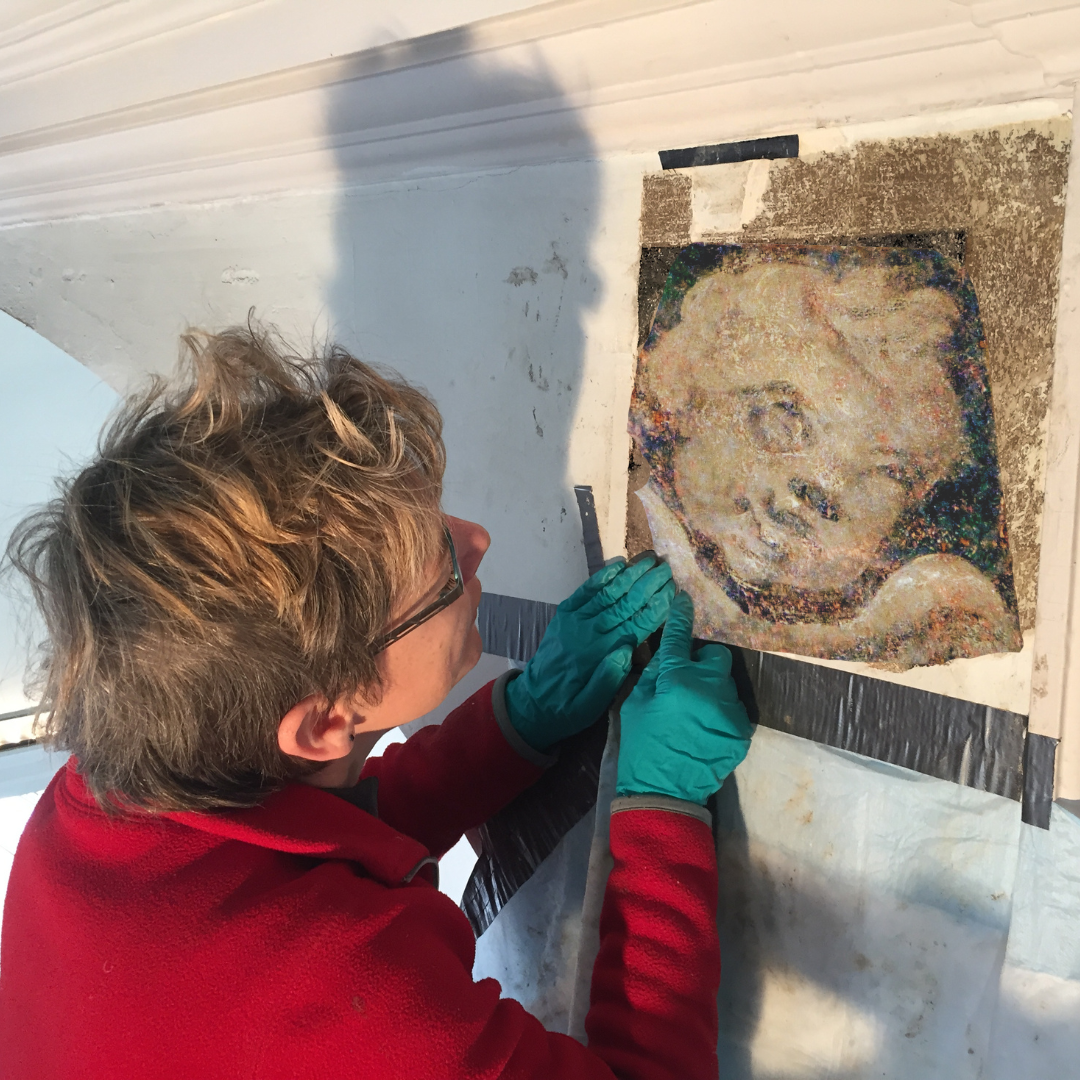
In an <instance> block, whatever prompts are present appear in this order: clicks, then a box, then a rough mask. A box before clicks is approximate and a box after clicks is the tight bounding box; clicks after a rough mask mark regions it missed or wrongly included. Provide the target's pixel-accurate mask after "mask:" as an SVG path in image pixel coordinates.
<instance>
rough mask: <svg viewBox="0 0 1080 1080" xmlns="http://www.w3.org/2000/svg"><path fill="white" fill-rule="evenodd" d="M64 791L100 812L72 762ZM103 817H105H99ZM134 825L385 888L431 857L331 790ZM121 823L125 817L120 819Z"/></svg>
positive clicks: (150, 817) (296, 789) (300, 789)
mask: <svg viewBox="0 0 1080 1080" xmlns="http://www.w3.org/2000/svg"><path fill="white" fill-rule="evenodd" d="M64 773H65V775H64V788H65V790H66V792H67V793H68V794H69V795H70V796H72V797H73V798H75V799H76V800H77V801H78V802H80V803H83V804H89V805H90V806H92V807H93V808H94V809H95V810H97V812H98V813H102V811H101V810H100V809H98V808H97V805H96V803H95V801H94V798H93V796H91V795H90V793H89V791H88V790H87V788H86V784H85V782H84V781H83V778H82V776H81V775H80V774H79V772H78V767H77V763H76V762H75V759H74V758H71V759H70V760H69V761H68V764H67V768H66V769H65V771H64ZM103 816H104V815H103ZM123 818H126V819H128V820H130V821H133V822H147V821H149V822H153V821H155V820H166V821H171V822H175V823H176V824H178V825H183V826H185V827H187V828H190V829H196V830H198V831H199V832H203V833H207V834H209V835H211V836H216V837H219V838H221V839H222V840H235V841H238V842H240V843H245V844H254V845H255V846H256V847H261V848H268V849H270V850H272V851H282V852H287V853H288V854H291V855H307V856H311V857H313V858H316V859H344V860H346V861H348V862H355V863H359V864H360V865H361V866H362V867H363V868H364V870H365V872H366V873H367V874H369V875H370V876H371V877H374V878H375V879H376V880H378V881H381V882H382V883H383V884H385V885H401V884H404V883H406V882H408V881H410V880H411V879H412V877H413V875H415V873H416V871H417V868H418V867H419V866H420V865H422V864H425V863H426V862H427V861H428V860H429V859H430V858H431V855H430V852H429V851H428V849H427V848H426V847H424V845H423V844H421V843H419V842H418V841H416V840H413V839H412V838H411V837H409V836H406V835H405V834H404V833H400V832H398V831H397V829H394V828H392V827H391V826H389V825H387V824H386V823H385V822H382V821H380V820H379V819H378V818H377V817H373V816H372V815H371V814H369V813H366V812H365V811H363V810H361V809H359V808H358V807H356V806H354V805H352V804H351V803H350V802H348V801H347V800H345V799H341V798H339V797H338V796H337V795H335V794H333V793H332V792H330V791H321V790H320V789H319V788H317V787H312V786H310V785H308V784H289V785H288V786H286V787H284V788H282V789H281V790H280V791H275V792H274V793H273V794H272V795H269V796H267V798H266V799H264V800H263V802H262V803H261V804H260V805H259V806H254V807H251V808H249V809H244V810H211V811H205V812H203V811H199V812H196V811H188V810H185V811H176V812H168V813H163V814H149V813H142V812H139V811H131V812H126V813H125V814H124V815H123ZM121 820H123V819H121Z"/></svg>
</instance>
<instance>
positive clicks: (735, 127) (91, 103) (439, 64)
mask: <svg viewBox="0 0 1080 1080" xmlns="http://www.w3.org/2000/svg"><path fill="white" fill-rule="evenodd" d="M292 2H293V0H266V3H265V4H250V5H239V7H242V9H243V10H241V11H237V12H234V13H233V17H234V21H235V20H238V19H240V16H242V15H245V13H246V14H252V13H256V14H257V13H258V12H259V11H261V10H262V9H263V8H264V7H265V8H266V9H267V11H272V12H276V13H277V14H278V15H280V12H281V11H282V10H284V8H283V7H282V5H288V4H290V3H292ZM337 2H338V0H334V5H336V3H337ZM416 2H418V0H416ZM481 2H483V3H487V4H488V6H489V7H491V6H492V5H495V6H498V5H497V3H496V0H476V3H478V4H479V3H481ZM506 2H507V3H509V0H506ZM213 3H218V4H224V3H225V0H190V5H191V7H190V10H194V9H195V8H197V7H198V8H200V10H201V9H202V6H205V5H208V4H209V5H212V4H213ZM466 6H468V5H466ZM504 6H505V4H504ZM1030 8H1038V9H1039V10H1038V11H1035V12H1033V13H1030V14H1027V15H1026V17H1024V18H1018V17H1017V15H1018V14H1019V13H1020V12H1021V10H1027V9H1030ZM187 9H188V5H185V10H187ZM812 9H813V5H812V4H806V3H805V2H800V3H798V4H795V3H791V4H790V5H785V4H781V3H776V4H770V5H743V6H739V7H734V6H733V5H731V4H730V3H728V2H726V0H562V2H557V3H550V4H545V5H541V6H538V7H533V8H529V9H528V10H523V11H518V12H513V13H510V14H502V15H499V16H498V17H494V18H490V19H485V20H482V21H480V22H476V23H473V24H471V25H470V26H467V27H463V28H460V29H457V30H454V29H451V30H446V31H443V32H439V33H436V34H432V35H429V36H426V37H422V38H418V39H413V40H409V41H404V42H402V41H398V42H394V43H391V44H388V45H380V46H379V47H377V48H372V49H367V50H363V51H360V52H354V53H351V54H349V55H346V56H322V55H320V54H319V50H318V49H315V52H314V53H313V54H312V55H316V56H318V58H317V59H311V60H310V62H306V63H301V64H298V65H295V66H292V67H284V68H281V69H274V70H271V71H264V72H262V73H261V74H257V75H252V76H250V77H244V78H237V79H232V80H231V81H230V80H226V81H220V79H218V76H220V75H221V74H222V72H225V71H226V70H228V71H231V72H234V73H235V71H236V70H238V69H237V68H236V67H235V65H233V66H229V65H224V66H221V65H218V66H217V67H214V65H212V64H211V65H209V67H210V69H211V73H210V76H209V77H207V76H206V75H205V74H204V75H201V76H200V78H201V79H202V82H201V83H200V84H199V85H194V84H191V85H189V84H188V83H184V84H183V85H184V86H187V87H188V88H187V89H183V90H180V91H177V92H171V91H170V92H167V91H169V88H170V87H172V88H173V90H175V89H176V87H177V86H179V85H181V84H180V83H177V82H175V80H173V81H171V82H170V79H169V78H166V77H165V75H162V76H160V77H159V76H158V75H156V74H154V72H155V71H156V70H157V69H159V68H160V69H161V70H162V71H170V70H172V69H173V68H175V67H177V66H179V68H180V69H181V70H185V71H186V70H187V68H186V67H185V66H184V65H183V64H179V65H177V63H176V58H177V57H181V56H187V55H188V52H185V51H184V50H189V51H190V50H191V49H193V48H198V47H202V46H206V45H207V43H208V42H217V43H218V44H220V42H221V41H225V40H226V39H225V38H221V37H220V34H222V33H224V31H223V30H221V26H220V25H219V24H222V25H226V24H228V25H231V23H229V20H225V21H224V23H223V21H222V20H221V19H217V20H215V19H204V20H203V22H200V23H198V24H197V25H196V26H195V27H194V28H192V27H191V26H187V27H186V28H185V29H184V33H183V34H181V33H180V31H175V32H174V31H169V32H162V33H159V34H157V35H156V36H154V37H153V38H151V39H148V40H146V41H140V42H135V43H131V44H129V45H126V46H125V47H124V48H122V49H119V50H115V51H114V52H115V56H114V57H113V60H112V61H110V63H109V64H107V65H104V67H102V66H101V65H98V66H96V67H95V66H93V65H92V64H91V61H92V60H93V57H89V58H88V59H87V60H86V63H85V64H83V65H82V66H80V64H82V62H81V61H80V64H76V65H74V66H73V67H71V68H70V70H69V69H68V68H65V67H63V66H61V67H60V68H58V69H55V70H52V71H49V72H43V73H42V74H41V75H39V76H36V77H35V78H34V79H23V80H21V81H20V82H17V83H11V84H9V85H7V86H4V85H2V84H0V225H15V224H19V223H22V222H37V221H43V220H56V219H58V218H65V217H70V216H77V215H83V214H92V215H93V214H104V213H115V212H123V211H125V210H133V209H138V208H141V207H147V206H151V205H155V204H161V203H197V202H208V201H213V200H217V199H228V198H239V197H254V196H260V195H265V194H272V193H276V192H283V191H295V190H310V189H325V188H330V187H336V186H338V185H340V184H370V183H378V182H380V181H383V180H389V179H402V178H409V177H412V176H416V175H428V174H431V173H439V172H444V173H449V172H469V171H475V170H481V169H490V168H499V167H513V166H517V165H522V164H529V163H533V162H548V161H554V160H567V159H574V158H586V157H600V156H608V155H612V154H621V153H641V152H647V151H652V152H655V151H656V150H657V149H660V148H666V147H673V146H687V145H691V146H692V145H697V144H700V143H708V142H718V141H723V140H727V139H737V138H743V137H750V136H755V135H761V134H769V133H775V132H783V131H787V132H790V131H813V130H814V129H816V128H819V127H822V126H830V127H831V126H851V125H860V124H874V123H880V122H883V121H893V120H897V119H900V118H904V117H913V118H918V117H920V116H925V115H926V114H928V113H941V112H948V111H957V110H966V109H971V108H974V107H977V106H982V105H1005V104H1009V103H1016V102H1023V101H1030V100H1042V101H1045V100H1047V99H1050V100H1053V101H1056V102H1057V103H1059V104H1062V105H1066V104H1067V103H1068V102H1069V101H1071V97H1072V88H1071V83H1072V82H1073V81H1075V80H1076V79H1077V78H1078V77H1080V3H1075V2H1074V3H1068V4H1063V3H1054V2H1050V3H1046V2H1044V3H1041V4H1040V3H1035V4H1029V5H1023V6H1018V5H1017V4H1016V3H1012V2H1011V0H1010V2H1009V3H1006V2H1003V0H1002V2H994V3H990V4H974V5H972V6H970V7H963V6H961V5H957V4H955V3H949V2H948V0H940V3H939V2H938V0H926V2H925V3H921V4H918V5H911V6H910V9H909V7H908V6H904V5H901V6H895V5H885V6H879V5H873V4H871V5H867V4H866V3H865V0H830V3H829V16H830V18H829V20H828V23H829V27H830V29H828V30H823V29H822V21H821V19H820V18H816V19H815V18H814V17H813V12H812ZM455 10H456V8H455ZM909 11H910V14H909V13H908V12H909ZM784 12H790V14H791V18H790V19H783V20H780V19H779V15H780V14H783V13H784ZM928 13H929V14H928ZM275 17H277V16H275ZM252 18H254V14H252ZM267 18H269V16H267ZM920 20H921V21H920ZM995 20H996V21H995ZM240 25H241V23H240V22H237V26H240ZM275 25H276V24H275ZM781 30H783V31H784V32H783V33H781ZM230 32H232V31H230ZM204 33H205V34H206V35H209V36H208V37H206V38H205V39H204V38H203V37H201V36H200V35H203V34H204ZM185 35H186V36H185ZM213 35H219V36H218V37H214V36H213ZM785 35H786V36H785ZM278 36H280V35H278ZM227 40H229V41H231V40H232V39H227ZM1074 42H1076V43H1077V48H1076V49H1075V50H1074V49H1073V43H1074ZM324 44H325V43H324ZM256 45H257V43H256ZM253 48H255V46H253ZM305 48H308V46H305ZM311 48H312V49H314V48H315V47H314V45H312V46H311ZM177 50H180V51H179V52H178V51H177ZM255 51H258V50H257V48H255ZM309 53H310V49H309ZM282 55H284V54H282ZM290 55H292V54H290ZM296 55H300V54H299V53H296ZM123 57H126V58H127V59H126V60H125V61H124V62H125V63H130V64H132V65H135V66H136V67H138V68H139V69H145V70H146V71H147V72H148V75H147V77H146V79H145V80H141V81H139V82H138V86H139V96H138V99H137V100H134V99H129V98H128V97H122V96H121V97H117V92H116V86H117V85H118V84H121V85H122V86H123V87H124V88H129V87H130V86H132V85H134V84H135V80H133V79H130V78H120V77H119V75H118V72H119V71H120V69H119V68H118V67H117V66H116V65H117V64H119V63H120V60H121V59H122V58H123ZM166 61H170V62H168V63H167V62H166ZM86 64H90V65H91V66H90V67H87V66H86ZM76 76H77V78H76ZM73 79H74V80H75V81H72V80H73ZM215 80H217V81H215ZM158 91H160V92H161V93H160V94H159V96H154V95H155V93H157V92H158ZM126 92H127V90H126V89H125V93H126ZM70 101H75V102H76V103H77V105H78V107H77V108H76V107H75V106H74V105H73V106H71V107H70V108H69V107H68V106H66V105H65V106H64V108H63V109H61V108H60V106H58V105H56V102H61V103H64V102H70ZM43 102H44V103H45V104H42V103H43ZM117 102H122V103H121V104H117ZM50 103H51V104H50ZM46 106H47V107H46ZM54 106H55V107H54ZM64 109H66V112H65V111H64ZM58 116H62V117H64V118H62V119H60V120H58V121H56V122H44V121H46V120H48V118H49V117H52V118H53V119H54V120H55V119H56V117H58ZM38 121H43V122H40V123H39V122H38Z"/></svg>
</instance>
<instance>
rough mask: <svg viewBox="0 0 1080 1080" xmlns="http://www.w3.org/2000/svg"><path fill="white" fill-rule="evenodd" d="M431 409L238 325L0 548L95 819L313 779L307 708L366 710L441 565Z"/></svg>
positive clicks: (344, 357) (120, 426) (328, 358)
mask: <svg viewBox="0 0 1080 1080" xmlns="http://www.w3.org/2000/svg"><path fill="white" fill-rule="evenodd" d="M441 432H442V421H441V418H440V416H439V413H438V410H437V409H436V407H435V405H434V403H433V402H432V401H431V400H430V398H428V397H427V396H426V395H425V394H424V393H423V392H422V391H420V390H418V389H416V388H415V387H413V386H410V385H409V384H408V383H406V382H405V381H404V380H402V379H401V378H400V377H398V376H396V375H393V374H391V373H386V372H378V371H376V370H374V369H373V368H372V367H370V366H368V365H367V364H364V363H362V362H361V361H359V360H357V359H355V358H354V357H353V356H351V355H349V353H347V352H346V351H345V350H344V349H341V348H339V347H333V346H331V347H328V348H326V349H325V350H324V351H323V353H322V355H319V356H317V357H306V358H302V357H299V356H296V355H293V354H291V353H290V352H289V350H288V349H287V348H286V346H285V345H284V344H283V342H282V341H281V339H280V337H279V336H278V335H277V334H276V332H274V331H272V330H268V329H265V328H263V327H260V326H259V325H258V324H256V323H254V322H252V321H250V320H249V324H248V325H247V326H246V327H235V328H232V329H229V330H225V331H224V332H222V333H219V334H210V333H206V332H203V331H191V332H189V333H187V334H185V335H184V336H183V338H182V364H181V375H180V376H179V377H178V378H177V379H175V380H170V381H168V382H164V381H161V380H158V381H156V382H155V383H154V384H153V385H152V386H151V388H150V390H149V391H148V392H147V393H145V394H143V395H142V396H140V397H137V398H132V399H129V400H128V401H127V402H126V403H125V404H124V406H123V407H122V408H121V410H120V412H119V413H118V415H117V416H116V417H115V418H114V419H113V421H112V422H111V423H110V424H109V426H108V427H107V428H106V429H105V431H104V432H103V434H102V437H101V439H100V442H99V446H98V452H97V455H96V457H95V458H94V460H93V461H92V462H91V463H90V464H89V465H88V466H87V467H86V468H84V469H83V470H82V471H81V472H80V473H78V475H76V476H75V477H74V478H71V479H68V480H66V481H62V482H61V483H60V492H59V496H58V497H57V498H56V499H55V500H54V501H53V502H51V503H50V504H48V505H47V506H46V507H45V508H43V509H41V510H40V511H38V512H36V513H34V514H32V515H31V516H30V517H28V518H27V519H25V520H24V521H23V522H22V523H21V524H20V525H19V526H18V527H17V528H16V530H15V531H14V533H13V535H12V538H11V541H10V543H9V545H8V558H9V560H10V562H11V564H12V565H13V566H14V567H15V568H16V569H17V570H19V571H21V572H22V573H23V574H25V575H26V576H27V578H28V579H29V581H30V584H31V586H32V588H33V591H34V594H35V599H36V602H37V604H38V606H39V608H40V610H41V612H42V614H43V616H44V619H45V624H46V628H47V641H46V642H45V644H44V645H43V647H42V651H41V654H40V661H39V663H38V665H37V668H36V677H35V678H34V680H33V682H34V689H35V690H36V691H37V692H39V693H40V694H41V698H40V700H43V701H45V702H48V708H49V711H48V714H47V716H45V717H44V719H43V720H42V721H41V723H42V729H43V736H44V738H45V739H46V741H47V742H48V743H50V744H53V745H55V746H58V747H61V748H63V749H65V750H69V751H70V752H71V753H72V754H74V755H75V756H76V758H77V760H78V768H79V771H80V772H81V773H82V775H83V776H84V777H85V779H86V782H87V785H88V787H89V789H90V791H91V792H92V793H93V794H94V796H95V798H96V799H97V800H98V802H99V804H101V805H102V806H103V807H104V808H106V809H110V810H111V809H115V808H117V807H127V808H136V807H137V808H142V809H146V810H151V811H164V810H192V809H196V810H205V809H209V808H212V807H245V806H251V805H254V804H256V803H258V802H259V801H260V800H261V799H262V798H264V797H265V796H266V795H267V794H268V793H270V792H271V791H274V790H275V789H277V788H279V787H281V786H282V785H284V784H285V783H287V782H289V781H290V780H293V779H296V778H298V777H300V776H302V775H305V773H307V772H310V771H311V769H312V767H313V766H312V764H311V763H309V762H303V761H300V760H299V759H295V758H291V757H289V756H287V755H286V754H284V753H283V752H282V751H281V750H280V749H279V747H278V744H277V728H278V724H279V722H280V719H281V717H282V716H283V715H284V713H285V712H286V711H287V710H288V709H289V708H291V707H292V706H293V705H294V704H296V703H297V702H298V701H301V700H302V699H303V698H305V697H307V696H308V695H310V694H321V695H323V696H324V697H325V698H327V699H329V700H331V701H332V700H334V699H336V698H337V697H338V696H339V695H341V694H352V693H357V692H362V693H364V694H365V695H366V696H368V697H369V698H370V699H373V700H374V699H377V697H378V693H379V686H380V683H379V672H378V668H377V666H376V657H375V651H374V647H373V646H374V642H375V641H376V639H377V638H378V636H379V634H380V633H381V632H382V631H383V630H384V628H385V626H386V624H387V621H388V619H389V617H390V613H391V611H392V609H394V608H395V606H396V605H397V602H398V601H399V600H401V599H402V598H404V597H407V596H410V595H412V593H413V592H414V591H415V590H416V588H417V587H418V586H419V584H420V583H421V582H422V580H423V577H424V574H425V572H426V571H427V570H429V569H430V566H431V562H432V560H433V559H434V558H435V557H436V556H437V555H438V553H439V552H440V549H441V545H442V544H443V542H444V541H443V533H442V527H441V526H442V515H441V511H440V506H439V502H440V496H441V488H442V476H443V469H444V466H445V451H444V447H443V442H442V434H441Z"/></svg>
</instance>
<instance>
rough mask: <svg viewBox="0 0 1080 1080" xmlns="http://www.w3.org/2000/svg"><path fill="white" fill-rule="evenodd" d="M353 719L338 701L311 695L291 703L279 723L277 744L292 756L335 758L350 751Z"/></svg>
mask: <svg viewBox="0 0 1080 1080" xmlns="http://www.w3.org/2000/svg"><path fill="white" fill-rule="evenodd" d="M355 726H356V720H355V718H354V716H353V713H352V710H351V709H346V708H343V707H342V703H341V702H334V703H333V704H330V703H329V702H328V701H327V700H326V698H323V697H319V696H318V695H315V694H313V695H312V696H311V697H306V698H304V700H303V701H301V702H298V703H297V704H296V705H294V706H293V707H292V708H291V709H290V710H289V711H288V712H287V713H286V714H285V715H284V716H283V717H282V718H281V723H280V724H278V746H279V747H280V748H281V750H282V751H283V752H284V753H286V754H289V755H290V756H291V757H301V758H306V759H307V760H308V761H335V760H336V759H337V758H342V757H345V755H346V754H348V753H349V752H350V750H352V746H353V729H354V728H355Z"/></svg>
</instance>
